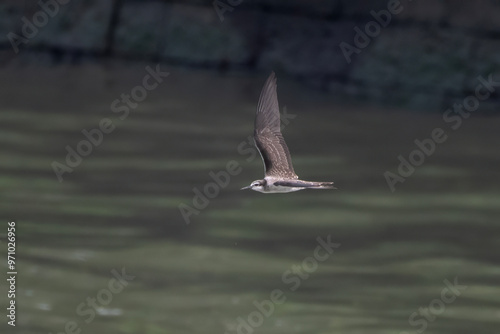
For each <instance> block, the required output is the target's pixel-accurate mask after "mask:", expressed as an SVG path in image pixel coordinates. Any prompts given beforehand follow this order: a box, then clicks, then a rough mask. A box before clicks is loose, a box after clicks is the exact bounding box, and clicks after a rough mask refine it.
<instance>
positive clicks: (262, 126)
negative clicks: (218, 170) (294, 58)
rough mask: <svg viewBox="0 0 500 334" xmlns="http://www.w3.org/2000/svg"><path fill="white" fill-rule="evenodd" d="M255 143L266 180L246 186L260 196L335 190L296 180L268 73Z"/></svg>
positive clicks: (330, 185)
mask: <svg viewBox="0 0 500 334" xmlns="http://www.w3.org/2000/svg"><path fill="white" fill-rule="evenodd" d="M254 141H255V146H256V147H257V150H258V151H259V153H260V156H261V158H262V162H263V163H264V172H265V177H264V179H262V180H255V181H253V182H252V183H251V184H250V185H249V186H248V187H244V188H241V190H244V189H252V190H255V191H259V192H261V193H288V192H292V191H299V190H302V189H336V188H335V187H334V186H333V182H314V181H303V180H299V177H298V176H297V174H295V171H294V170H293V165H292V157H291V156H290V152H289V151H288V147H287V146H286V143H285V139H284V138H283V135H282V134H281V129H280V113H279V106H278V95H277V93H276V75H275V74H274V72H272V73H271V75H270V76H269V78H268V79H267V81H266V83H265V84H264V88H262V92H261V93H260V98H259V103H258V105H257V115H256V117H255V130H254Z"/></svg>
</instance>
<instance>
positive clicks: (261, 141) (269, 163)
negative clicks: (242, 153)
mask: <svg viewBox="0 0 500 334" xmlns="http://www.w3.org/2000/svg"><path fill="white" fill-rule="evenodd" d="M254 139H255V146H257V149H258V150H259V152H260V154H261V156H262V160H263V161H264V167H265V171H266V176H276V177H283V178H291V179H298V176H297V174H295V172H294V170H293V165H292V158H291V156H290V152H289V151H288V147H287V146H286V143H285V139H284V138H283V136H282V135H281V130H280V113H279V105H278V96H277V94H276V76H275V74H274V72H273V73H271V75H270V76H269V78H268V79H267V81H266V83H265V84H264V88H262V92H261V93H260V98H259V104H258V105H257V116H256V117H255V132H254Z"/></svg>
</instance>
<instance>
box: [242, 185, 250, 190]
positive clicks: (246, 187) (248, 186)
mask: <svg viewBox="0 0 500 334" xmlns="http://www.w3.org/2000/svg"><path fill="white" fill-rule="evenodd" d="M250 188H252V186H248V187H243V188H241V189H240V190H245V189H250Z"/></svg>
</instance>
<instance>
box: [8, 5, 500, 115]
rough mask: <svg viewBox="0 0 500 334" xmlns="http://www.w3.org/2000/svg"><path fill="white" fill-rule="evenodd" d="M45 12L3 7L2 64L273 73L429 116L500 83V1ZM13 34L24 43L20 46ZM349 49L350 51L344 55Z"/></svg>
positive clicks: (494, 101)
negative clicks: (156, 65) (95, 60)
mask: <svg viewBox="0 0 500 334" xmlns="http://www.w3.org/2000/svg"><path fill="white" fill-rule="evenodd" d="M41 3H45V4H46V7H45V9H43V8H42V7H41V5H40V2H38V1H13V0H5V1H2V2H1V3H0V29H1V31H2V34H1V35H0V45H1V54H2V58H1V59H2V62H3V63H4V64H6V63H9V62H10V61H12V60H13V59H15V58H16V57H22V55H23V54H29V53H30V52H38V53H40V52H41V53H44V52H45V53H51V54H58V55H60V57H61V58H64V57H65V56H66V55H72V54H77V55H79V56H80V57H86V56H89V57H119V58H126V59H145V60H154V61H164V62H167V63H172V64H181V65H188V66H199V67H208V68H214V69H218V70H231V69H248V70H255V69H257V70H266V71H268V70H270V69H274V70H276V71H280V72H285V73H287V74H289V75H291V76H294V77H297V78H300V79H302V80H304V81H305V82H308V83H309V84H311V85H314V86H316V87H318V88H320V89H324V90H327V91H329V92H331V93H332V94H339V95H343V96H351V97H354V98H356V99H359V100H366V101H376V102H380V103H388V104H392V105H399V106H404V107H412V108H416V109H428V110H439V109H442V108H448V107H449V106H450V105H452V104H453V102H454V101H461V100H463V99H464V98H465V97H466V96H468V95H471V94H473V93H474V89H475V87H476V85H477V84H478V80H477V77H478V76H480V75H481V76H483V77H485V78H486V77H488V75H490V74H492V75H493V77H494V78H498V80H499V81H500V1H495V0H462V1H460V0H401V1H400V2H397V1H396V0H390V1H387V0H383V1H382V0H372V1H368V0H331V1H321V0H312V1H306V0H304V1H300V0H268V1H265V0H220V1H212V0H210V1H202V0H186V1H174V0H171V1H160V0H157V1H154V0H150V1H148V0H146V1H133V0H114V1H111V0H109V1H99V0H80V1H78V0H42V1H41ZM215 5H216V7H217V8H218V10H216V8H215ZM391 10H393V11H394V13H393V14H391ZM381 11H382V12H381ZM40 12H43V13H46V14H45V17H47V20H44V16H43V13H42V14H40ZM396 12H397V13H396ZM47 13H48V14H47ZM373 13H377V14H375V15H376V16H379V22H380V23H378V22H377V20H376V18H375V16H374V14H373ZM388 13H389V16H387V14H388ZM51 15H52V16H53V17H52V16H51ZM23 17H24V18H25V19H22V18H23ZM221 19H222V20H221ZM26 21H29V22H31V23H32V24H34V26H35V33H33V29H31V30H30V29H29V28H26V25H27V23H26ZM45 21H46V22H45ZM36 23H38V24H36ZM28 25H29V24H28ZM358 29H359V30H358ZM366 29H368V32H367V30H366ZM357 31H363V35H364V36H361V37H360V34H359V33H357ZM26 33H29V34H30V35H31V36H29V37H28V36H26V35H27V34H26ZM13 34H15V36H19V37H20V38H25V39H24V40H22V42H19V39H16V38H18V37H13V36H14V35H13ZM370 34H371V36H369V35H370ZM13 40H14V42H13ZM13 43H14V44H16V43H17V48H18V50H17V51H18V52H17V53H16V52H14V49H16V48H15V47H12V44H13ZM342 44H343V45H344V49H345V48H346V47H347V48H350V50H351V51H352V50H355V51H352V52H351V53H350V54H349V55H348V56H347V57H346V55H345V54H344V53H345V50H344V52H343V51H342V48H341V45H342ZM346 45H349V46H346ZM499 89H500V87H499ZM499 95H500V94H498V93H495V94H493V96H492V97H491V98H489V99H488V100H487V101H484V102H483V103H482V106H481V110H483V111H485V112H492V111H493V112H496V111H498V110H497V109H498V108H497V106H498V102H499Z"/></svg>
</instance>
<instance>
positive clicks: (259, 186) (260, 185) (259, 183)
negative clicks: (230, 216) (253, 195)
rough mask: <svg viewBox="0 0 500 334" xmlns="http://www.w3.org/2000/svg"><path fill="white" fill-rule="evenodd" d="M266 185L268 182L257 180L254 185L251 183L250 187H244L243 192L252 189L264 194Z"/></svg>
mask: <svg viewBox="0 0 500 334" xmlns="http://www.w3.org/2000/svg"><path fill="white" fill-rule="evenodd" d="M265 185H266V180H255V181H253V182H252V183H250V185H249V186H248V187H243V188H241V190H245V189H252V190H255V191H260V192H263V191H264V186H265Z"/></svg>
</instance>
